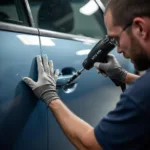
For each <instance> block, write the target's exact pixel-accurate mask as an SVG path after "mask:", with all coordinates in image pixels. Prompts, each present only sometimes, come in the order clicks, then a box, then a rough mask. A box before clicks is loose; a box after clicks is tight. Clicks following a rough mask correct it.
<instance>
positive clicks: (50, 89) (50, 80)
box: [23, 55, 59, 105]
mask: <svg viewBox="0 0 150 150" xmlns="http://www.w3.org/2000/svg"><path fill="white" fill-rule="evenodd" d="M37 66H38V81H37V82H35V81H33V80H32V79H31V78H28V77H25V78H24V79H23V80H24V82H25V83H26V84H27V85H28V86H29V87H30V88H31V89H32V90H33V92H34V93H35V95H36V96H37V97H38V98H39V99H42V100H43V101H44V102H45V103H46V104H47V105H49V103H50V102H51V101H52V100H55V99H59V96H58V95H57V91H56V80H57V78H58V75H59V70H58V69H57V70H56V72H55V73H54V69H53V61H52V60H50V61H49V62H48V58H47V55H45V56H44V57H43V63H42V60H41V56H37Z"/></svg>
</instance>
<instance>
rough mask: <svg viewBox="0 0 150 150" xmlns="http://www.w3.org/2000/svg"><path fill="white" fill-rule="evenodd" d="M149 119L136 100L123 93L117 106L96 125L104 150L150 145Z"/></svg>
mask: <svg viewBox="0 0 150 150" xmlns="http://www.w3.org/2000/svg"><path fill="white" fill-rule="evenodd" d="M147 120H149V119H148V118H147V116H146V115H145V114H144V112H143V111H142V110H141V109H140V108H139V107H138V106H137V105H136V104H135V103H134V101H133V100H132V99H131V98H129V97H128V96H127V95H125V94H122V95H121V100H120V101H119V102H118V104H117V105H116V108H115V109H114V110H113V111H111V112H110V113H108V114H107V115H106V116H105V117H104V118H103V119H102V120H101V121H100V123H99V124H98V125H97V126H96V127H95V129H94V133H95V137H96V139H97V141H98V143H99V144H100V145H101V147H102V148H103V150H141V149H145V148H144V145H148V146H149V145H150V144H149V143H150V142H149V141H148V138H150V136H149V133H148V132H145V131H150V127H149V126H150V125H149V123H147ZM148 122H149V121H148ZM149 148H150V147H149Z"/></svg>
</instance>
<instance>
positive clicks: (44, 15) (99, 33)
mask: <svg viewBox="0 0 150 150" xmlns="http://www.w3.org/2000/svg"><path fill="white" fill-rule="evenodd" d="M29 4H30V7H31V11H32V14H33V18H34V20H35V24H36V26H37V27H38V28H41V29H46V30H52V31H57V32H63V33H70V34H76V35H84V36H88V37H94V38H100V37H103V36H104V35H105V34H106V29H105V25H104V20H103V19H104V18H103V14H102V12H101V10H100V8H99V6H98V4H97V3H96V2H95V1H94V0H29Z"/></svg>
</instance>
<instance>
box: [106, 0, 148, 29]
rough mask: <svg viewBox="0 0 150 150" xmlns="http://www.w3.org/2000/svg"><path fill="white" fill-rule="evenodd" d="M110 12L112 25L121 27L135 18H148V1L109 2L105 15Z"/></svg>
mask: <svg viewBox="0 0 150 150" xmlns="http://www.w3.org/2000/svg"><path fill="white" fill-rule="evenodd" d="M108 10H110V11H111V13H112V17H113V24H114V25H119V26H121V27H123V26H124V25H126V24H128V23H131V22H132V20H133V19H134V18H135V17H149V18H150V0H109V1H108V3H107V5H106V10H105V14H106V13H107V11H108Z"/></svg>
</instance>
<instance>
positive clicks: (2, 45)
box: [0, 0, 47, 150]
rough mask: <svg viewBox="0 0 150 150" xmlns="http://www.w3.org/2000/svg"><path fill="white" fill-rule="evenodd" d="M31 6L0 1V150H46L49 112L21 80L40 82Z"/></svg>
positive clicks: (38, 46) (24, 3)
mask: <svg viewBox="0 0 150 150" xmlns="http://www.w3.org/2000/svg"><path fill="white" fill-rule="evenodd" d="M28 14H29V10H28V3H26V1H20V0H1V1H0V149H1V150H12V149H14V150H31V149H39V150H40V149H41V150H44V149H47V138H46V137H47V109H46V106H45V105H44V104H43V103H42V102H40V101H37V99H36V98H35V96H34V94H33V93H32V91H31V90H30V89H29V87H28V86H26V85H25V84H24V83H23V81H22V79H23V77H25V76H30V77H32V78H33V79H35V80H36V79H37V70H36V62H35V57H36V56H37V55H41V51H40V44H39V36H38V34H39V32H38V30H37V29H35V28H32V27H31V26H33V21H32V18H30V17H29V16H28Z"/></svg>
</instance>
